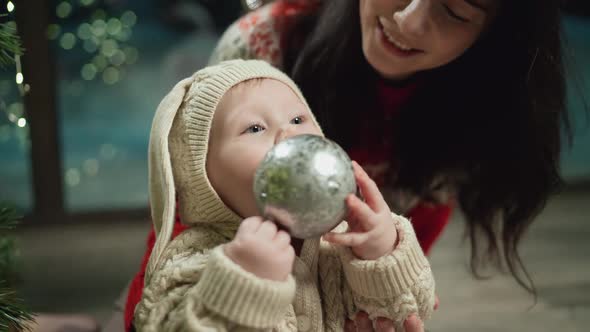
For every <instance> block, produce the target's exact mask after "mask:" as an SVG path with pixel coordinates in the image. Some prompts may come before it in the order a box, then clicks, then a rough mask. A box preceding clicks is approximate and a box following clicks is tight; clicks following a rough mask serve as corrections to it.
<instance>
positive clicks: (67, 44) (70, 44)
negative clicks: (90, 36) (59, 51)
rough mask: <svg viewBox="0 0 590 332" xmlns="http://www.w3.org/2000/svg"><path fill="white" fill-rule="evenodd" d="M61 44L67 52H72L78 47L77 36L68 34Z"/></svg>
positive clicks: (64, 35)
mask: <svg viewBox="0 0 590 332" xmlns="http://www.w3.org/2000/svg"><path fill="white" fill-rule="evenodd" d="M59 44H60V45H61V47H63V49H65V50H71V49H72V48H74V46H75V45H76V36H75V35H74V34H73V33H71V32H66V33H64V34H63V35H62V36H61V39H60V40H59Z"/></svg>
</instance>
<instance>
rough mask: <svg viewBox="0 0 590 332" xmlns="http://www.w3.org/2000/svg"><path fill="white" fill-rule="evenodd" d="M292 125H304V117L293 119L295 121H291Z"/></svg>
mask: <svg viewBox="0 0 590 332" xmlns="http://www.w3.org/2000/svg"><path fill="white" fill-rule="evenodd" d="M291 123H292V124H302V123H303V117H302V116H296V117H294V118H293V120H291Z"/></svg>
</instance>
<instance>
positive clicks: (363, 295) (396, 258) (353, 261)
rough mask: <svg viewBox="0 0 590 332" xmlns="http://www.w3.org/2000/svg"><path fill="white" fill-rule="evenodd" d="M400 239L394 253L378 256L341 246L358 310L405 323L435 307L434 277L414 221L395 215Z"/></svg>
mask: <svg viewBox="0 0 590 332" xmlns="http://www.w3.org/2000/svg"><path fill="white" fill-rule="evenodd" d="M393 219H394V222H395V223H396V229H397V231H398V236H399V243H398V245H397V247H396V248H395V249H394V250H393V251H392V252H391V254H389V255H386V256H383V257H381V258H379V259H377V260H361V259H358V258H356V256H354V254H353V253H352V251H351V250H350V248H345V247H341V246H338V247H337V252H338V254H339V256H340V260H341V261H342V267H343V271H344V275H345V276H346V281H347V282H346V284H347V285H348V287H350V289H351V294H352V297H353V302H354V305H355V307H356V311H365V312H367V313H368V314H369V317H371V318H372V319H374V318H377V317H386V318H389V319H391V320H393V321H394V322H395V323H396V326H398V327H399V326H401V324H403V321H404V320H405V319H406V318H407V317H408V316H409V315H410V314H414V313H416V314H418V315H419V316H420V318H421V319H422V320H423V321H424V320H426V319H428V318H430V316H431V314H432V311H433V310H434V309H433V308H434V301H435V293H434V277H433V275H432V271H431V269H430V264H429V262H428V260H427V258H426V257H425V256H424V253H423V252H422V249H421V248H420V245H419V244H418V240H417V239H416V234H415V233H414V230H413V228H412V225H411V223H410V221H408V220H407V219H405V218H404V217H402V216H398V215H395V214H394V215H393Z"/></svg>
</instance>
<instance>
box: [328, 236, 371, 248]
mask: <svg viewBox="0 0 590 332" xmlns="http://www.w3.org/2000/svg"><path fill="white" fill-rule="evenodd" d="M323 238H324V240H325V241H328V242H330V243H333V244H339V245H342V246H345V247H356V246H359V245H361V244H363V243H365V242H367V239H368V238H369V234H368V233H364V232H363V233H357V232H349V233H334V232H330V233H326V234H325V235H324V236H323Z"/></svg>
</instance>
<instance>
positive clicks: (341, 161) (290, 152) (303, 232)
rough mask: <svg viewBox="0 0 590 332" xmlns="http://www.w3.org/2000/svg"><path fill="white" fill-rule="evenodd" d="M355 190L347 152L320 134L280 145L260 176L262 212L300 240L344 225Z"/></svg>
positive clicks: (258, 193)
mask: <svg viewBox="0 0 590 332" xmlns="http://www.w3.org/2000/svg"><path fill="white" fill-rule="evenodd" d="M355 192H356V181H355V179H354V173H353V169H352V162H351V161H350V159H349V158H348V156H347V154H346V152H344V150H342V148H341V147H340V146H338V144H336V143H334V142H332V141H330V140H328V139H326V138H323V137H320V136H315V135H299V136H294V137H291V138H288V139H286V140H284V141H281V142H280V143H279V144H277V145H275V146H274V147H273V148H272V149H271V150H270V151H269V152H268V153H267V154H266V156H265V158H264V159H263V160H262V162H261V163H260V165H259V166H258V169H257V170H256V174H255V177H254V195H255V197H256V202H257V204H258V208H259V210H260V213H261V214H262V215H263V216H264V217H265V218H268V219H270V220H273V221H274V222H276V223H277V224H279V225H280V226H281V227H282V228H285V229H287V230H288V231H289V233H290V234H291V236H293V237H296V238H300V239H306V238H312V237H317V236H321V235H322V234H325V233H326V232H328V231H330V230H331V229H332V228H334V227H335V226H336V225H338V224H339V223H340V222H341V221H342V220H343V219H344V217H345V216H346V213H347V208H346V203H345V198H346V197H347V196H348V195H349V194H354V193H355Z"/></svg>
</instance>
